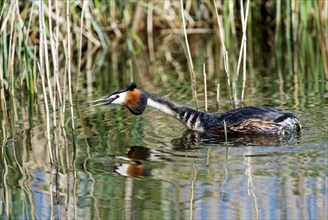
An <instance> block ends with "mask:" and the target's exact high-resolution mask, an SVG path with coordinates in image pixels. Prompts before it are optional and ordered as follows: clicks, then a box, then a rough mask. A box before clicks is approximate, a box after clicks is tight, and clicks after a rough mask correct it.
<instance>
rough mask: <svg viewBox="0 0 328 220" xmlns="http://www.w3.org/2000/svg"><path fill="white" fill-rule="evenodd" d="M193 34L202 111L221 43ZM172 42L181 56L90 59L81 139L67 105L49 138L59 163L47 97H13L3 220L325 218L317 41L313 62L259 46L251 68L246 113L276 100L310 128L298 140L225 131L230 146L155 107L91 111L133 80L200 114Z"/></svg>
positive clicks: (325, 103)
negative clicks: (234, 134) (139, 111)
mask: <svg viewBox="0 0 328 220" xmlns="http://www.w3.org/2000/svg"><path fill="white" fill-rule="evenodd" d="M194 37H195V39H194V41H192V40H191V41H192V45H194V46H195V47H197V48H198V49H197V48H196V49H194V50H193V51H194V54H193V58H194V59H195V66H196V67H195V69H196V77H197V78H196V81H197V86H198V87H197V88H198V98H199V101H200V109H201V110H203V109H204V98H203V97H204V87H203V81H202V71H201V68H202V63H203V61H206V62H209V59H210V58H208V57H206V53H205V52H204V51H203V50H202V48H204V47H209V48H214V47H215V44H214V43H213V42H215V40H217V39H212V38H210V39H208V38H205V39H203V40H199V38H197V36H194ZM314 43H315V42H314ZM167 44H168V45H170V48H171V51H172V53H173V57H174V60H173V61H172V60H171V61H170V62H169V61H167V60H165V59H164V58H163V56H162V55H163V54H164V53H165V51H167V50H168V49H167V47H164V49H163V48H159V49H158V51H159V52H158V56H159V57H158V59H157V60H156V62H155V63H153V64H152V65H149V63H150V61H149V59H147V56H148V55H147V54H146V53H144V54H143V53H139V54H135V55H134V54H131V53H130V52H128V51H124V50H116V51H115V49H113V50H110V51H109V52H108V51H102V50H99V51H97V52H96V53H95V54H94V55H92V56H91V57H89V58H88V59H91V63H92V65H91V68H87V67H86V68H85V69H83V71H82V74H81V75H82V76H84V75H88V73H90V72H91V73H92V77H86V78H83V77H81V78H80V79H79V82H80V88H79V91H78V92H77V93H76V94H75V96H74V97H75V98H74V122H75V131H74V133H73V132H72V129H71V126H70V125H71V121H72V119H71V117H70V113H69V109H68V108H67V106H68V104H66V105H67V106H66V108H67V110H66V115H65V127H64V128H63V129H62V128H60V126H58V127H57V128H52V131H51V140H50V143H51V145H52V146H53V148H54V149H56V150H55V151H54V152H53V153H54V155H55V161H56V163H55V164H54V165H51V163H50V159H49V154H48V150H47V149H48V145H47V144H48V141H47V134H46V130H47V129H46V119H45V112H44V104H43V97H42V95H41V93H40V94H39V95H38V97H36V98H35V100H34V101H33V100H31V97H29V96H28V95H26V94H25V93H24V92H22V93H21V94H16V97H15V101H14V102H9V105H8V106H7V108H8V109H7V111H6V112H4V111H1V114H2V115H1V116H2V117H1V120H2V123H1V125H3V127H2V128H1V129H2V134H3V135H2V137H1V140H2V142H3V143H4V144H3V145H2V146H1V161H0V174H1V178H0V192H1V193H0V216H1V218H3V219H7V218H10V219H34V218H37V219H48V218H50V216H51V215H54V216H55V218H60V219H65V218H66V219H156V218H157V219H188V218H193V219H325V218H326V217H327V210H328V208H327V192H328V189H327V145H328V137H327V132H328V100H327V98H328V93H327V90H326V88H327V81H326V79H325V74H324V70H323V64H322V60H321V58H320V50H319V49H318V45H317V44H315V45H314V46H313V50H312V51H311V52H313V54H314V55H313V54H312V55H313V56H311V57H307V52H306V48H301V49H300V50H301V51H300V52H302V53H293V54H288V53H287V52H286V51H285V52H286V53H284V49H283V50H282V51H280V52H279V54H276V53H275V50H274V48H272V49H271V51H267V52H264V51H263V53H262V52H261V48H257V50H258V51H259V52H258V54H255V55H258V59H254V63H252V64H249V65H250V66H249V72H248V78H247V83H246V91H245V102H244V106H251V105H268V106H272V107H275V108H279V109H281V110H284V111H288V112H292V113H294V114H295V115H297V116H298V117H299V119H300V121H301V122H302V125H303V127H304V128H303V130H302V131H301V133H300V134H298V135H295V136H293V137H290V138H287V139H284V138H278V137H277V138H269V137H239V138H231V137H229V136H228V141H227V142H226V141H225V140H224V138H222V137H218V136H215V135H204V134H200V133H197V132H190V131H187V130H186V128H185V127H184V126H183V125H182V124H180V123H179V122H178V121H176V120H175V119H173V118H171V117H169V116H166V115H164V114H162V113H160V112H157V111H155V110H153V109H147V110H146V111H145V113H144V114H143V115H141V116H134V115H131V114H130V113H129V111H128V110H127V109H124V108H123V107H122V106H102V107H94V106H92V105H91V103H90V102H91V101H92V100H94V99H97V98H99V97H102V96H104V95H106V94H108V93H109V92H111V91H115V90H117V89H120V88H122V87H125V86H126V85H127V84H128V83H129V82H130V80H131V75H132V76H133V77H134V80H135V81H136V82H137V83H138V86H139V87H140V88H143V89H145V90H147V91H148V92H151V93H154V94H156V95H158V96H161V97H165V98H168V99H171V100H174V101H175V102H177V103H181V104H184V105H188V106H191V107H195V102H194V99H193V97H192V95H193V93H192V90H191V84H190V78H189V72H188V70H187V68H186V67H187V62H186V58H185V54H184V53H183V49H182V48H181V47H180V46H179V45H182V44H183V38H180V37H177V36H175V38H174V40H172V42H171V41H170V42H169V43H167ZM174 47H175V48H176V49H175V50H174V49H172V48H174ZM259 47H260V46H259ZM213 50H214V49H213ZM303 54H305V56H303ZM117 58H119V59H117ZM217 59H218V60H219V56H217V57H216V56H214V58H213V61H215V62H214V66H210V64H208V66H210V67H209V69H208V74H209V77H208V89H207V90H208V103H209V111H216V102H215V99H216V86H217V83H220V85H221V92H220V111H221V112H224V111H228V110H229V109H231V107H230V102H229V98H228V97H229V96H228V92H227V87H226V76H225V73H224V71H223V69H222V65H221V66H220V65H219V64H218V62H219V61H218V62H216V61H217ZM231 60H232V63H236V60H235V61H233V59H231ZM309 62H311V63H309ZM312 62H314V63H312ZM131 64H132V66H131ZM218 66H220V68H219V67H218ZM295 67H297V69H296V70H295ZM211 68H212V69H211ZM231 68H232V67H231ZM290 68H292V71H290ZM239 91H240V88H239ZM238 96H239V95H238ZM29 100H30V101H29ZM239 106H241V104H240V105H239ZM53 111H57V112H58V110H53V109H52V110H51V114H52V113H53ZM58 114H59V113H58ZM4 125H5V126H6V127H5V126H4Z"/></svg>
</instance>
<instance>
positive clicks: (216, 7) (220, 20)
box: [213, 0, 235, 106]
mask: <svg viewBox="0 0 328 220" xmlns="http://www.w3.org/2000/svg"><path fill="white" fill-rule="evenodd" d="M213 3H214V9H215V14H216V18H217V23H218V27H219V32H220V34H219V36H220V40H221V46H222V52H223V60H224V70H225V72H226V75H227V84H228V90H229V97H230V103H231V104H232V105H233V106H235V101H233V99H232V94H231V93H232V92H231V83H230V73H229V57H228V51H227V49H226V46H225V43H224V34H223V33H224V29H223V25H222V18H221V16H219V13H218V10H219V9H218V6H217V5H216V1H215V0H213Z"/></svg>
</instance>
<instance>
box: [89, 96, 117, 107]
mask: <svg viewBox="0 0 328 220" xmlns="http://www.w3.org/2000/svg"><path fill="white" fill-rule="evenodd" d="M115 99H116V97H105V98H101V99H97V100H94V101H92V102H91V103H93V106H100V105H109V104H110V103H112V102H113V101H114V100H115Z"/></svg>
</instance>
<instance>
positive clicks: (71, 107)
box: [66, 1, 75, 130]
mask: <svg viewBox="0 0 328 220" xmlns="http://www.w3.org/2000/svg"><path fill="white" fill-rule="evenodd" d="M69 2H70V1H67V2H66V23H67V57H66V62H67V74H68V92H69V104H70V110H71V118H72V129H73V130H74V129H75V126H74V110H73V98H72V75H71V71H72V67H71V26H70V23H71V21H70V9H69Z"/></svg>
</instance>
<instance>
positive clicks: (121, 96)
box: [112, 93, 126, 105]
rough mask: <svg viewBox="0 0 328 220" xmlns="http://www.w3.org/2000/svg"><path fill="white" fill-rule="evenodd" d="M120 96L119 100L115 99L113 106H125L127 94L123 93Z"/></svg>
mask: <svg viewBox="0 0 328 220" xmlns="http://www.w3.org/2000/svg"><path fill="white" fill-rule="evenodd" d="M115 96H116V95H115ZM119 96H120V97H119V98H117V99H115V100H114V101H113V102H112V103H113V104H119V105H123V104H124V102H125V98H126V93H121V94H119Z"/></svg>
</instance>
